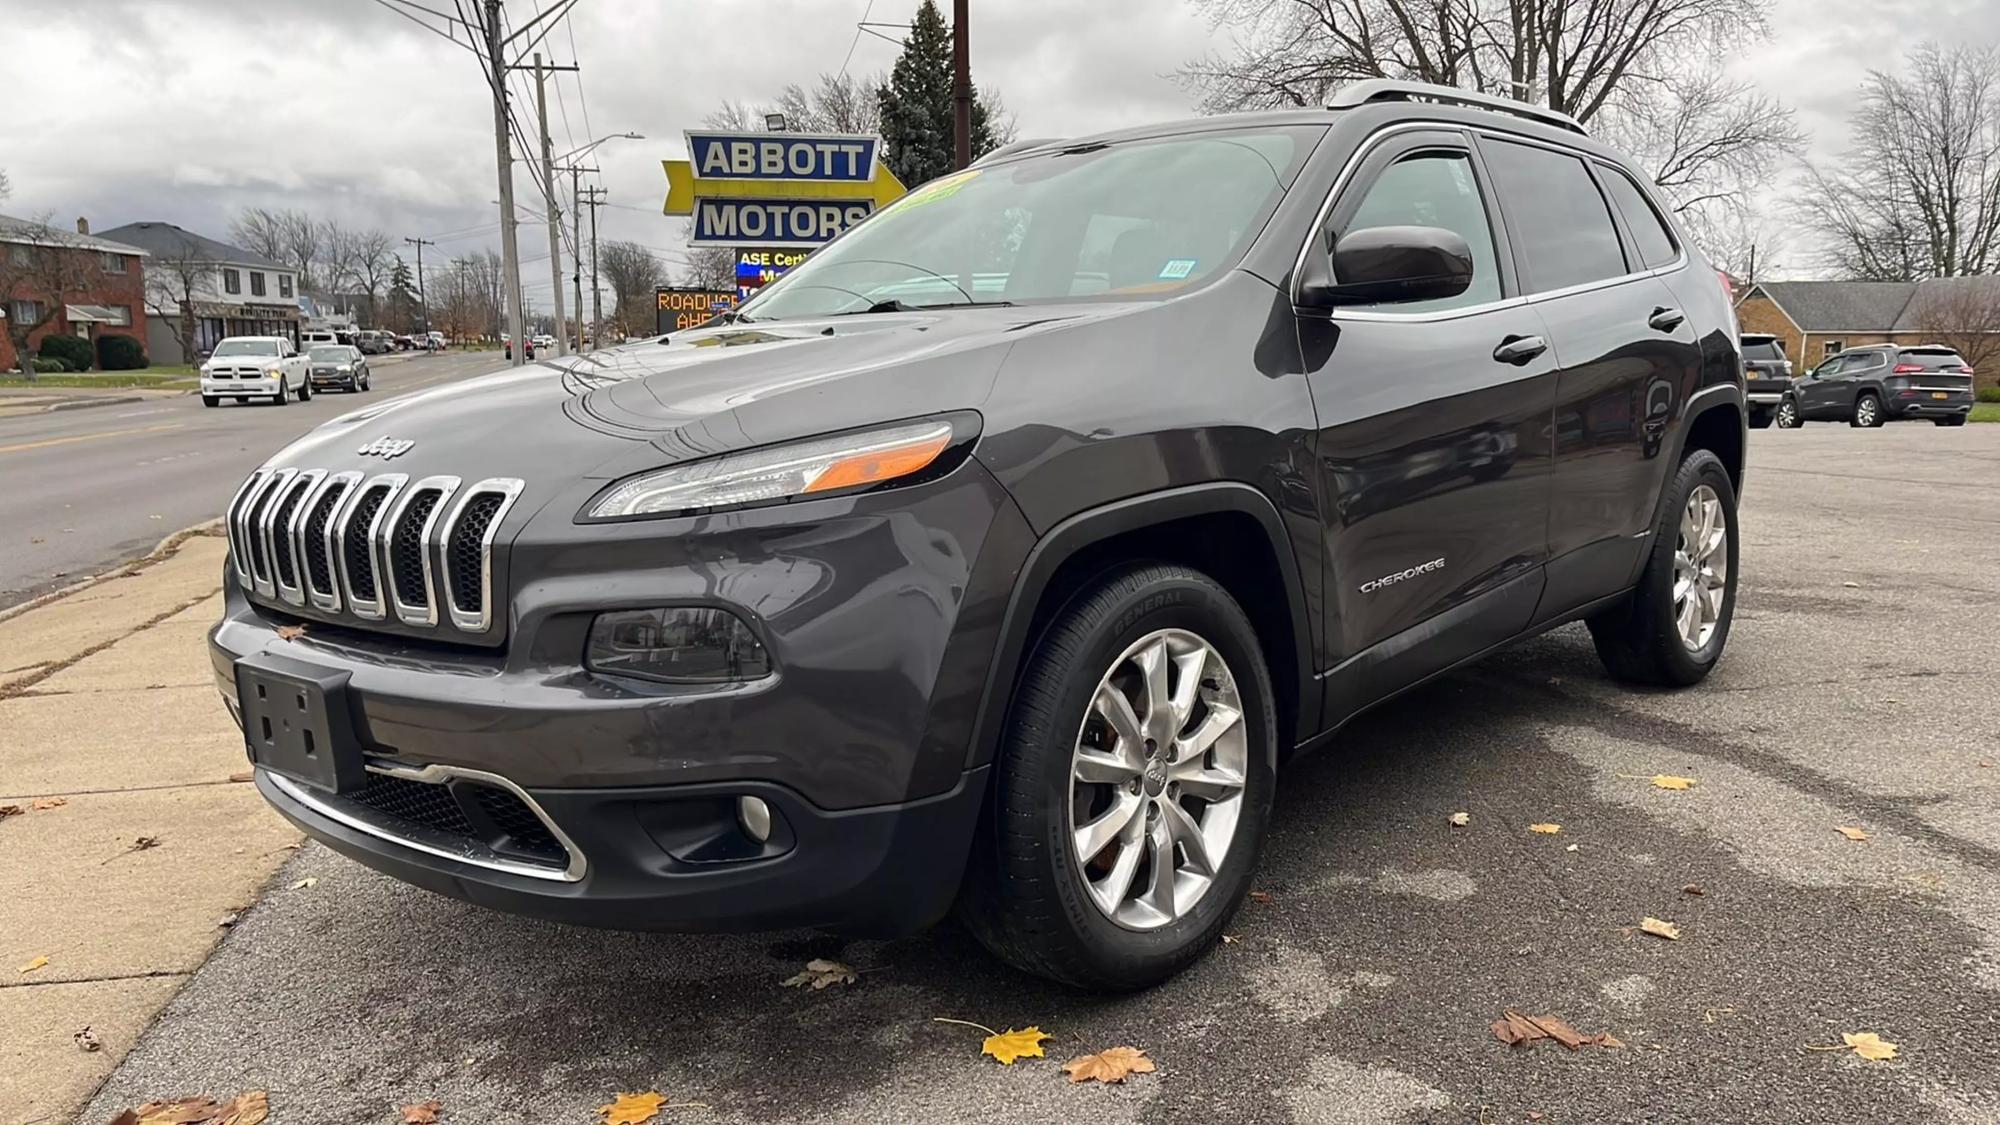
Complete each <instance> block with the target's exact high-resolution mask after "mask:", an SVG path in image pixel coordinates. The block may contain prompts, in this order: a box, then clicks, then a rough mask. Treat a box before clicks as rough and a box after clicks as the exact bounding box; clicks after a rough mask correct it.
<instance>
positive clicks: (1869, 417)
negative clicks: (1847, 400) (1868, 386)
mask: <svg viewBox="0 0 2000 1125" xmlns="http://www.w3.org/2000/svg"><path fill="white" fill-rule="evenodd" d="M1847 424H1848V425H1850V426H1854V427H1856V428H1860V429H1874V428H1875V427H1876V426H1879V425H1881V424H1882V400H1881V399H1879V398H1877V397H1875V392H1874V391H1863V392H1861V397H1860V398H1857V399H1855V400H1854V417H1852V418H1850V419H1848V420H1847Z"/></svg>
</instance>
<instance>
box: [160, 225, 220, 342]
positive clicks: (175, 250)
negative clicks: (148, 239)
mask: <svg viewBox="0 0 2000 1125" xmlns="http://www.w3.org/2000/svg"><path fill="white" fill-rule="evenodd" d="M215 277H216V264H215V262H214V261H213V260H212V259H211V258H210V257H209V255H207V254H204V253H202V250H201V246H200V244H199V243H197V242H195V241H194V239H192V238H188V237H185V236H177V237H176V240H175V241H174V242H173V243H171V244H169V245H168V246H167V247H165V248H163V249H155V250H154V251H153V252H152V256H151V257H149V258H147V259H146V312H147V313H148V315H151V316H155V317H158V318H160V319H161V320H164V321H166V322H167V323H168V324H169V325H171V326H172V328H173V333H174V339H175V340H176V341H177V342H178V343H179V344H180V346H181V360H180V361H181V362H182V363H194V362H196V360H197V356H196V348H195V327H196V325H197V324H198V323H199V321H200V318H199V317H198V316H197V315H196V313H195V296H196V294H198V293H209V292H214V289H215Z"/></svg>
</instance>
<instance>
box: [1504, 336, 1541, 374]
mask: <svg viewBox="0 0 2000 1125" xmlns="http://www.w3.org/2000/svg"><path fill="white" fill-rule="evenodd" d="M1548 350H1549V345H1548V342H1547V341H1546V340H1543V339H1542V338H1541V337H1540V336H1509V337H1507V338H1506V339H1504V340H1502V341H1500V346H1499V347H1497V348H1494V349H1493V358H1494V359H1497V360H1499V361H1500V362H1501V363H1511V364H1513V365H1514V366H1516V367H1519V366H1521V365H1522V364H1524V363H1527V362H1528V361H1529V360H1531V359H1534V358H1535V357H1536V356H1538V355H1541V354H1542V353H1543V352H1545V351H1548Z"/></svg>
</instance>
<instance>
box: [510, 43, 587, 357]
mask: <svg viewBox="0 0 2000 1125" xmlns="http://www.w3.org/2000/svg"><path fill="white" fill-rule="evenodd" d="M520 69H523V70H530V69H531V70H533V71H534V72H535V115H536V116H537V117H538V118H540V119H541V124H542V195H543V197H544V198H546V199H547V200H548V205H549V281H550V282H552V283H553V284H554V286H555V289H554V293H555V296H554V301H555V317H556V330H555V331H554V332H553V333H551V335H553V336H554V337H555V338H556V354H557V355H563V354H565V353H566V352H567V351H568V349H569V336H568V334H567V333H565V332H564V331H563V322H562V321H563V289H562V208H560V207H558V206H557V205H556V170H555V165H556V162H555V157H554V156H553V155H552V153H553V152H554V149H553V148H552V147H551V145H550V144H549V91H548V86H547V81H546V77H545V76H546V75H549V74H553V73H555V72H556V71H558V70H575V69H576V67H574V66H557V65H556V64H554V63H550V64H549V65H547V66H543V65H542V53H541V52H540V51H536V52H535V65H534V66H533V67H522V68H520ZM579 311H581V310H579Z"/></svg>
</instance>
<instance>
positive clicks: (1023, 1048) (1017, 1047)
mask: <svg viewBox="0 0 2000 1125" xmlns="http://www.w3.org/2000/svg"><path fill="white" fill-rule="evenodd" d="M1047 1038H1050V1036H1049V1034H1048V1033H1047V1032H1045V1031H1043V1030H1042V1029H1041V1028H1039V1027H1024V1028H1022V1029H1021V1030H1019V1031H1015V1030H1014V1029H1013V1028H1011V1027H1010V1028H1008V1029H1007V1030H1006V1031H1003V1032H1001V1033H1000V1034H998V1035H989V1036H987V1037H986V1042H985V1043H983V1044H981V1045H980V1048H979V1049H980V1051H982V1052H984V1053H985V1054H989V1055H992V1056H993V1057H994V1058H995V1059H996V1060H998V1061H999V1063H1000V1065H1001V1066H1013V1065H1014V1060H1015V1059H1025V1058H1037V1059H1039V1058H1043V1057H1045V1056H1046V1054H1047V1052H1045V1051H1043V1050H1042V1040H1044V1039H1047Z"/></svg>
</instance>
